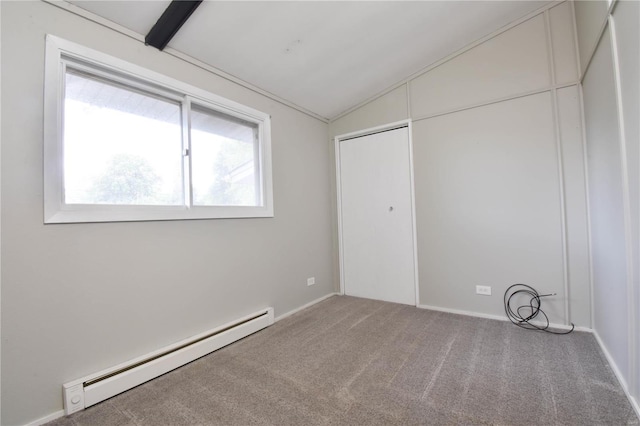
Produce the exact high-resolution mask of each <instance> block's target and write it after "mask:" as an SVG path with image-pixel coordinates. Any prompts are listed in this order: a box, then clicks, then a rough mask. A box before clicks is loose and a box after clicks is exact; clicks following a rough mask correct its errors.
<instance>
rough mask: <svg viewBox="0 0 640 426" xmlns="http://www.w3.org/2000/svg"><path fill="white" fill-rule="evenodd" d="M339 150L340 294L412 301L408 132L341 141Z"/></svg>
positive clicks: (390, 300) (411, 216)
mask: <svg viewBox="0 0 640 426" xmlns="http://www.w3.org/2000/svg"><path fill="white" fill-rule="evenodd" d="M339 149H340V193H341V200H340V202H341V223H342V277H343V283H344V291H345V294H348V295H351V296H358V297H366V298H370V299H378V300H386V301H389V302H397V303H405V304H408V305H415V304H416V290H415V265H414V241H413V238H414V232H413V207H412V197H411V187H412V185H411V158H410V155H409V152H410V150H409V130H408V128H406V127H403V128H400V129H395V130H389V131H384V132H381V133H375V134H372V135H367V136H361V137H357V138H353V139H347V140H343V141H341V142H340V143H339Z"/></svg>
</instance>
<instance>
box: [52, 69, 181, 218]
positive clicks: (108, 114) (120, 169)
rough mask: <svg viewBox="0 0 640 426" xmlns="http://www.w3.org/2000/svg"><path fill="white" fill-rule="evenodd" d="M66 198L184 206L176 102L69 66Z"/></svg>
mask: <svg viewBox="0 0 640 426" xmlns="http://www.w3.org/2000/svg"><path fill="white" fill-rule="evenodd" d="M64 190H65V193H64V199H65V203H67V204H119V205H182V204H183V200H184V196H183V193H184V189H183V182H182V132H181V113H180V104H179V103H177V102H174V101H171V100H167V99H162V98H159V97H156V96H153V95H151V94H146V93H143V92H141V91H138V90H136V89H133V88H126V87H123V86H120V85H117V84H115V83H114V84H111V83H108V82H106V81H103V80H100V79H98V78H93V77H90V76H86V75H84V74H81V73H80V72H76V71H74V70H71V69H68V70H67V73H66V76H65V101H64Z"/></svg>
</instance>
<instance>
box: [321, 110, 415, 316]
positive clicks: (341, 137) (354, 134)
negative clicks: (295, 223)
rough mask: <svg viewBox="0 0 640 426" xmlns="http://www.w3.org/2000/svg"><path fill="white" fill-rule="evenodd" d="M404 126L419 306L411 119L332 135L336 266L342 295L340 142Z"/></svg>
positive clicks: (342, 249) (342, 251) (342, 248)
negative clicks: (334, 161) (407, 147)
mask: <svg viewBox="0 0 640 426" xmlns="http://www.w3.org/2000/svg"><path fill="white" fill-rule="evenodd" d="M403 127H406V128H407V129H408V137H409V140H408V141H407V142H408V144H409V172H410V188H409V192H410V194H411V231H412V239H413V281H414V285H415V295H416V306H420V281H419V279H418V240H417V236H418V235H417V228H416V194H415V183H414V175H413V131H412V122H411V119H406V120H401V121H395V122H393V123H388V124H383V125H381V126H376V127H370V128H367V129H363V130H358V131H355V132H350V133H344V134H342V135H338V136H335V137H334V139H333V140H334V151H335V157H336V198H337V200H336V201H337V203H336V205H337V210H338V212H337V213H338V268H339V275H340V294H341V295H344V290H345V288H344V246H343V240H342V178H341V173H340V164H341V163H340V142H342V141H345V140H348V139H353V138H357V137H361V136H369V135H373V134H376V133H381V132H386V131H389V130H395V129H399V128H403Z"/></svg>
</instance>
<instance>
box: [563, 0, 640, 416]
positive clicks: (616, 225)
mask: <svg viewBox="0 0 640 426" xmlns="http://www.w3.org/2000/svg"><path fill="white" fill-rule="evenodd" d="M576 18H577V25H578V41H579V45H580V53H581V55H585V56H584V57H582V58H581V64H582V68H581V69H582V74H583V80H582V84H583V94H584V113H585V125H586V141H587V154H588V156H587V158H588V164H587V166H588V171H589V172H588V175H589V176H588V184H589V212H590V218H591V221H590V222H591V240H592V257H593V287H594V288H593V292H594V319H595V320H594V330H595V332H596V334H597V335H598V337H599V339H600V340H601V341H602V343H603V345H604V347H605V350H606V351H607V353H608V356H609V357H610V359H611V361H612V362H613V367H614V371H616V373H617V374H618V376H619V378H620V379H621V381H622V382H623V385H624V386H625V387H626V388H627V390H628V391H629V393H630V394H631V395H632V397H634V398H635V406H636V407H635V408H636V410H638V412H639V413H640V409H639V407H638V400H640V346H639V345H640V342H639V340H640V337H639V336H640V325H639V324H640V317H639V315H640V284H639V266H638V261H639V256H640V249H639V245H640V241H639V240H640V237H639V230H638V229H639V225H640V220H639V218H640V208H639V201H640V200H639V198H640V193H639V192H640V189H639V184H640V182H639V179H640V177H639V166H640V140H639V139H640V136H639V134H640V131H639V130H640V128H639V126H640V125H639V121H640V120H639V116H640V109H639V107H638V103H639V98H640V89H639V87H638V80H639V78H638V76H639V75H640V51H639V47H638V40H640V33H639V30H638V28H639V26H640V4H639V3H638V2H636V1H619V2H616V3H614V4H613V5H611V7H608V6H607V3H606V2H604V1H602V2H586V1H579V2H576Z"/></svg>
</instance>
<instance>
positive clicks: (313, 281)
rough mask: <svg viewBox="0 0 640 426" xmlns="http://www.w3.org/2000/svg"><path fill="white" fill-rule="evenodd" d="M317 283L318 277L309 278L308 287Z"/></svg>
mask: <svg viewBox="0 0 640 426" xmlns="http://www.w3.org/2000/svg"><path fill="white" fill-rule="evenodd" d="M315 283H316V277H311V278H307V285H314V284H315Z"/></svg>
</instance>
